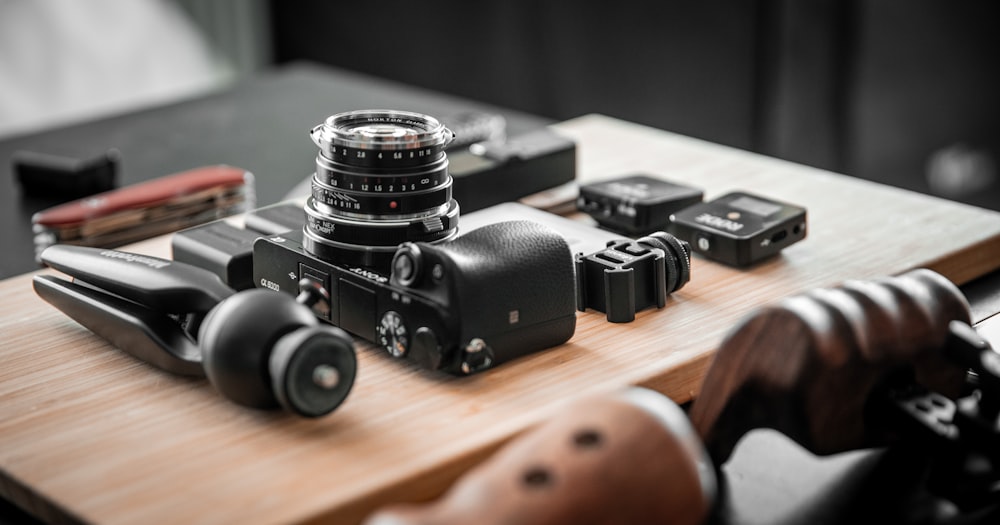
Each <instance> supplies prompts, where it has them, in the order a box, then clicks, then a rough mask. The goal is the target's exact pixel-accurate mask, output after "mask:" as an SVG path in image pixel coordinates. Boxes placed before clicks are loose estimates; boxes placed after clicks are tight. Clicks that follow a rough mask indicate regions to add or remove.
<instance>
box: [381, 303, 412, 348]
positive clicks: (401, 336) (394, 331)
mask: <svg viewBox="0 0 1000 525" xmlns="http://www.w3.org/2000/svg"><path fill="white" fill-rule="evenodd" d="M375 331H376V332H377V334H378V341H379V344H381V345H382V348H384V349H385V350H386V352H389V354H390V355H391V356H393V357H403V356H405V355H406V352H407V351H408V350H409V345H410V338H409V334H408V333H407V331H406V325H405V324H403V316H401V315H399V314H398V313H397V312H394V311H392V310H389V311H387V312H386V313H384V314H382V319H381V320H380V321H379V323H378V326H377V327H375Z"/></svg>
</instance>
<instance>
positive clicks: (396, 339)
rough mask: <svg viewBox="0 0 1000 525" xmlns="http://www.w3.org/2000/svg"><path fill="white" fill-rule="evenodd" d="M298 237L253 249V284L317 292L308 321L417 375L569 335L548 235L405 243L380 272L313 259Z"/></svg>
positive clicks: (509, 229) (488, 231)
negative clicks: (340, 332) (406, 363)
mask: <svg viewBox="0 0 1000 525" xmlns="http://www.w3.org/2000/svg"><path fill="white" fill-rule="evenodd" d="M302 235H303V234H302V232H301V231H294V232H288V233H286V234H280V235H271V236H268V237H263V238H260V239H258V240H257V241H256V242H255V243H254V247H253V280H254V284H255V285H256V286H258V287H264V288H271V289H273V290H277V291H280V292H285V293H289V294H292V295H298V294H299V293H301V291H302V290H303V289H304V288H305V287H310V286H313V287H319V288H321V289H322V290H325V291H326V292H327V293H326V294H325V295H324V297H326V298H327V299H324V300H320V301H318V302H316V303H315V304H313V305H312V309H313V312H314V313H315V314H316V315H317V317H319V318H320V319H322V320H324V321H326V322H328V323H331V324H333V325H335V326H339V327H341V328H343V329H344V330H347V331H348V332H351V333H353V334H355V335H357V336H359V337H361V338H363V339H366V340H368V341H370V342H373V343H375V344H376V345H377V346H381V347H382V348H384V349H385V350H386V351H387V352H388V353H389V354H391V355H393V356H395V357H400V358H406V359H408V360H410V361H413V362H415V363H416V364H418V365H419V366H421V367H422V368H426V369H430V370H442V371H445V372H448V373H453V374H470V373H474V372H478V371H481V370H485V369H487V368H490V367H492V366H494V365H496V364H500V363H503V362H505V361H509V360H511V359H514V358H517V357H520V356H522V355H525V354H529V353H532V352H535V351H538V350H541V349H544V348H549V347H552V346H556V345H559V344H562V343H564V342H565V341H567V340H568V339H569V338H570V337H571V336H572V335H573V332H574V330H575V328H576V313H575V312H576V301H575V289H576V288H575V286H576V284H575V277H574V272H573V262H572V254H571V253H570V249H569V246H568V245H567V243H566V241H565V239H564V238H563V237H562V236H561V235H559V234H558V233H556V232H555V231H554V230H552V229H551V228H549V227H547V226H544V225H541V224H538V223H535V222H531V221H507V222H501V223H496V224H490V225H486V226H482V227H480V228H477V229H475V230H472V231H470V232H468V233H465V234H464V235H461V236H458V237H456V238H454V239H452V240H447V241H442V242H405V243H402V244H401V245H400V246H399V247H398V248H397V250H396V252H395V254H394V256H393V258H392V263H391V265H390V271H389V272H388V273H384V272H382V271H380V270H377V269H373V268H371V267H366V266H363V265H354V264H343V263H340V262H338V261H337V260H336V259H335V258H326V257H324V258H320V257H317V256H315V255H313V254H312V253H311V252H310V251H309V250H307V249H306V248H305V247H304V246H303V242H302Z"/></svg>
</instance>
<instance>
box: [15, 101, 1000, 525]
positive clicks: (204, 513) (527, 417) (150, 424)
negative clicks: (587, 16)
mask: <svg viewBox="0 0 1000 525" xmlns="http://www.w3.org/2000/svg"><path fill="white" fill-rule="evenodd" d="M555 127H556V128H557V129H558V130H559V131H560V132H563V133H565V134H566V135H568V136H570V137H572V138H574V139H576V140H577V141H578V144H579V179H580V180H581V181H593V180H598V179H601V178H606V177H611V176H616V175H622V174H628V173H634V172H646V173H650V174H654V175H657V176H662V177H664V178H667V179H670V180H674V181H677V182H682V183H687V184H691V185H695V186H699V187H701V188H704V189H705V192H706V198H708V199H711V198H714V197H716V196H719V195H722V194H723V193H726V192H728V191H730V190H736V189H745V190H750V191H754V192H758V193H761V194H763V195H767V196H770V197H772V198H775V199H778V200H784V201H788V202H792V203H796V204H800V205H803V206H805V207H807V208H808V210H809V234H808V237H807V238H806V240H804V241H803V242H800V243H798V244H795V245H793V246H791V247H789V248H788V249H786V250H785V252H784V253H783V254H782V255H781V256H780V257H778V258H775V259H773V260H770V261H768V262H766V263H764V264H761V265H758V266H756V267H753V268H752V269H750V270H737V269H733V268H729V267H725V266H722V265H719V264H715V263H712V262H709V261H706V260H704V259H699V258H695V259H694V261H693V271H692V273H693V277H692V280H691V282H690V283H689V284H688V285H687V286H686V287H684V288H683V289H682V290H681V291H680V292H678V293H676V294H674V295H673V296H672V297H671V298H670V299H669V300H668V302H667V305H666V307H664V308H663V309H660V310H646V311H643V312H641V313H639V314H638V316H637V318H636V320H635V321H634V322H632V323H627V324H611V323H608V322H606V320H605V317H604V315H603V314H601V313H599V312H592V311H588V312H585V313H580V314H579V315H578V325H577V330H576V334H575V335H574V337H573V338H572V339H571V340H570V341H569V342H568V343H567V344H565V345H563V346H561V347H559V348H555V349H551V350H548V351H545V352H541V353H538V354H535V355H532V356H529V357H526V358H523V359H520V360H518V361H515V362H512V363H508V364H506V365H504V366H501V367H499V368H498V369H495V370H492V371H489V372H487V373H484V374H480V375H478V376H474V377H471V378H448V377H440V376H436V375H430V374H426V373H423V372H419V371H417V370H414V369H412V368H409V367H407V366H404V365H403V364H402V363H400V362H398V361H394V360H391V359H389V358H388V357H386V356H384V355H382V353H381V352H379V351H376V350H374V349H373V348H371V347H370V346H367V345H363V348H362V349H361V350H360V351H359V371H358V378H357V383H356V385H355V387H354V391H353V392H352V393H351V395H350V397H349V398H348V400H347V402H346V403H345V404H344V406H343V407H341V408H340V409H339V410H338V411H336V412H335V413H333V414H332V415H330V416H328V417H326V418H322V419H319V420H303V419H298V418H295V417H293V416H289V415H285V414H283V413H279V412H263V411H255V410H249V409H245V408H242V407H240V406H237V405H235V404H232V403H230V402H228V401H227V400H225V399H224V398H222V397H221V396H219V395H218V394H217V393H216V392H214V391H213V390H212V388H211V386H210V385H209V384H208V383H207V382H205V381H204V380H195V379H185V378H178V377H174V376H171V375H168V374H166V373H163V372H160V371H158V370H156V369H153V368H151V367H149V366H147V365H145V364H143V363H140V362H138V361H136V360H135V359H133V358H131V357H129V356H128V355H126V354H124V353H123V352H120V351H117V350H115V349H113V348H111V347H109V346H108V345H107V344H105V343H104V342H103V340H101V339H99V338H98V337H96V336H94V335H93V334H91V333H90V332H88V331H87V330H85V329H84V328H82V327H80V326H79V325H78V324H76V323H75V322H73V321H72V320H70V319H69V318H67V317H66V316H64V315H63V314H62V313H61V312H59V311H57V310H55V309H54V308H52V307H51V306H49V305H48V304H47V303H44V302H43V301H41V300H40V299H39V298H37V297H36V296H35V294H34V292H33V291H32V289H31V284H30V281H31V275H23V276H18V277H15V278H12V279H8V280H5V281H2V282H0V297H3V298H4V300H3V303H2V305H0V344H2V347H0V494H2V495H3V496H4V497H6V498H8V499H11V500H13V501H15V502H16V503H18V504H19V505H21V506H22V507H25V508H27V509H29V510H30V511H31V512H33V513H34V514H36V515H39V516H41V517H42V518H44V519H46V520H51V521H76V520H80V521H87V522H95V523H154V522H165V523H220V522H221V523H232V522H235V523H285V522H303V521H319V520H329V521H330V522H334V523H338V524H341V523H353V522H357V521H360V520H361V519H363V517H364V516H365V515H366V514H367V513H368V512H370V511H371V510H372V509H373V508H375V507H377V506H379V505H380V504H382V503H384V502H387V501H396V500H417V499H422V498H428V497H431V496H433V495H436V494H439V493H440V492H441V491H442V490H443V489H444V488H445V487H446V486H447V484H448V483H450V482H451V481H452V480H453V479H454V478H455V477H456V476H458V475H459V474H460V473H461V472H463V471H464V470H466V469H467V468H469V467H470V466H471V465H473V464H474V463H475V462H477V461H479V460H481V459H482V458H484V457H485V456H486V455H487V454H489V453H490V452H491V451H493V450H495V449H496V448H497V447H498V446H499V445H501V444H502V443H503V442H505V441H506V440H508V439H509V438H511V437H512V436H514V435H516V434H517V433H519V432H521V431H523V430H524V429H525V428H527V427H529V426H530V425H532V424H534V423H537V422H538V421H540V420H541V419H542V418H545V417H546V416H547V415H548V414H551V413H553V412H554V411H556V410H559V408H560V406H561V405H563V404H564V403H566V402H568V401H570V400H572V399H575V398H577V397H579V396H583V395H589V394H594V393H598V392H602V391H607V390H611V389H617V388H620V387H622V386H625V385H632V384H639V385H645V386H648V387H652V388H654V389H656V390H659V391H661V392H664V393H666V394H667V395H669V396H671V397H672V398H674V399H675V400H677V401H678V402H684V401H687V400H690V399H691V398H692V396H694V395H695V393H696V392H697V391H698V388H699V383H700V380H701V377H702V375H703V372H704V370H705V368H706V366H707V365H708V363H709V361H710V359H711V356H712V352H713V349H714V348H715V346H716V345H717V344H718V343H719V342H720V341H721V339H722V337H723V336H724V334H725V333H726V332H727V330H729V329H730V327H732V326H733V325H734V323H736V322H737V321H738V320H739V319H740V318H741V317H742V316H744V315H745V314H747V313H748V311H749V310H751V309H753V308H755V307H757V306H760V305H763V304H766V303H771V302H774V301H776V300H779V299H780V298H782V297H785V296H788V295H791V294H795V293H799V292H802V291H804V290H807V289H810V288H814V287H819V286H829V285H835V284H838V283H840V282H843V281H844V280H848V279H857V278H870V277H875V276H880V275H888V274H896V273H900V272H903V271H905V270H908V269H911V268H915V267H920V266H924V267H930V268H932V269H934V270H937V271H939V272H941V273H943V274H945V275H946V276H947V277H949V278H951V279H952V280H954V281H956V282H957V283H964V282H966V281H969V280H971V279H973V278H975V277H977V276H980V275H983V274H985V273H988V272H990V271H992V270H994V269H996V268H998V267H1000V214H998V213H996V212H991V211H986V210H983V209H978V208H972V207H968V206H964V205H959V204H955V203H952V202H948V201H944V200H940V199H935V198H931V197H927V196H923V195H918V194H914V193H909V192H905V191H901V190H898V189H893V188H889V187H886V186H882V185H878V184H873V183H869V182H865V181H861V180H856V179H852V178H849V177H845V176H841V175H837V174H833V173H829V172H824V171H820V170H815V169H810V168H806V167H803V166H799V165H795V164H791V163H787V162H783V161H779V160H775V159H770V158H765V157H762V156H758V155H755V154H751V153H747V152H743V151H738V150H733V149H729V148H725V147H721V146H718V145H713V144H709V143H705V142H700V141H697V140H693V139H690V138H685V137H680V136H677V135H673V134H670V133H666V132H662V131H657V130H653V129H649V128H645V127H642V126H638V125H633V124H629V123H626V122H622V121H618V120H614V119H610V118H607V117H602V116H596V115H591V116H586V117H582V118H579V119H575V120H572V121H569V122H566V123H562V124H559V125H557V126H555ZM130 249H132V251H140V252H144V253H149V254H154V255H161V256H163V255H166V254H167V250H168V241H167V239H156V240H153V241H148V242H145V243H142V244H139V245H136V246H134V247H132V248H130Z"/></svg>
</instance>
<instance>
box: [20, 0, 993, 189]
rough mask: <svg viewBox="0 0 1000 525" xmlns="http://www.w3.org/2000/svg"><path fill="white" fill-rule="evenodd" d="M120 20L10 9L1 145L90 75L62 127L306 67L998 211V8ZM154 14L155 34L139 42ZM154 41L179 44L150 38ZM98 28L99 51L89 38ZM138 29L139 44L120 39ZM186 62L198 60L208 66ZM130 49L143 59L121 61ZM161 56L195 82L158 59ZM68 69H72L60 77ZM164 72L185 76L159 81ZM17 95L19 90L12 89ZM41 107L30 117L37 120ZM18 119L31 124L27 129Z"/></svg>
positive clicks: (616, 6)
mask: <svg viewBox="0 0 1000 525" xmlns="http://www.w3.org/2000/svg"><path fill="white" fill-rule="evenodd" d="M124 4H125V5H122V3H121V2H113V1H107V0H93V1H92V2H86V3H81V2H73V1H72V0H68V1H67V0H38V1H26V0H9V1H7V2H3V3H2V4H0V19H3V20H0V26H3V29H4V30H3V31H2V32H0V78H3V77H5V78H3V80H2V81H0V138H2V136H3V135H4V132H5V131H6V133H7V135H8V136H9V135H10V134H11V133H18V132H25V131H34V130H37V129H38V128H37V126H36V128H34V129H33V128H32V127H31V124H38V123H40V122H41V123H44V125H48V126H54V125H58V124H59V123H60V121H59V120H58V118H56V117H52V118H49V119H48V120H44V119H42V118H41V117H42V116H43V114H44V113H45V112H46V111H51V112H53V114H55V112H56V110H58V109H60V107H59V100H60V99H62V98H69V97H68V95H69V94H70V93H69V91H70V90H72V89H76V90H79V89H82V86H87V85H88V83H87V82H82V81H80V80H79V76H80V75H81V74H86V73H89V74H91V75H93V76H95V77H97V78H98V79H101V80H103V81H104V83H103V84H101V85H99V86H98V85H94V86H93V93H90V94H86V93H75V94H76V95H77V96H76V100H77V101H78V102H81V103H82V105H84V106H87V108H88V109H90V110H91V111H90V113H80V112H78V113H72V112H71V111H69V110H67V111H65V112H64V113H65V114H67V115H69V116H70V117H72V118H76V119H77V120H79V119H82V118H85V117H90V116H94V115H96V114H98V113H99V111H100V110H101V109H107V110H108V111H121V110H123V109H127V108H128V107H129V106H126V105H120V106H114V105H113V104H110V102H109V103H108V104H105V105H103V106H102V105H101V104H98V103H97V102H98V101H99V100H100V99H101V98H102V97H103V98H105V99H111V98H112V96H113V95H115V94H119V95H120V98H125V96H126V95H132V96H133V97H134V100H135V102H134V105H139V104H140V103H146V102H156V103H159V102H160V101H162V100H165V99H167V97H168V96H169V93H167V92H166V90H165V89H163V90H161V91H164V93H159V95H161V96H159V98H157V97H151V96H147V97H146V98H140V95H141V94H143V93H145V92H144V91H143V90H142V89H140V88H141V86H139V83H140V80H144V81H145V82H146V83H147V84H150V85H155V86H158V87H161V88H165V87H166V84H167V83H168V82H167V79H173V81H174V82H175V83H178V82H177V81H178V79H181V78H183V79H186V80H188V83H187V84H185V85H182V86H178V88H177V90H176V92H177V93H186V94H190V93H195V92H198V90H199V89H207V90H210V89H213V88H217V87H219V86H226V85H230V84H232V83H235V82H239V81H240V80H241V79H243V78H244V77H246V76H247V75H253V74H255V73H257V72H260V71H262V70H266V69H269V68H272V67H275V66H280V65H282V64H287V63H291V62H298V61H313V62H317V63H321V64H329V65H334V66H338V67H341V68H345V69H350V70H355V71H358V72H363V73H367V74H371V75H375V76H378V77H384V78H387V79H392V80H396V81H400V82H403V83H406V84H411V85H415V86H420V87H423V88H429V89H431V90H435V91H439V92H443V93H447V94H452V95H458V96H461V97H467V98H470V99H474V100H477V101H482V102H487V103H492V104H496V105H499V106H502V107H507V108H511V109H516V110H522V111H525V112H528V113H532V114H536V115H539V116H542V117H547V118H551V119H554V120H564V119H569V118H572V117H576V116H579V115H583V114H587V113H593V112H596V113H603V114H607V115H611V116H614V117H619V118H622V119H627V120H631V121H635V122H639V123H642V124H648V125H650V126H655V127H657V128H662V129H665V130H670V131H674V132H677V133H681V134H685V135H690V136H693V137H697V138H701V139H705V140H708V141H712V142H718V143H722V144H726V145H730V146H734V147H737V148H743V149H747V150H751V151H755V152H759V153H763V154H766V155H772V156H776V157H780V158H783V159H788V160H792V161H796V162H801V163H804V164H808V165H811V166H816V167H820V168H826V169H830V170H834V171H837V172H842V173H847V174H850V175H854V176H857V177H862V178H865V179H871V180H876V181H881V182H885V183H889V184H893V185H897V186H901V187H906V188H910V189H914V190H917V191H921V192H926V193H933V194H936V195H940V196H943V197H946V198H950V199H955V200H959V201H963V202H967V203H972V204H976V205H979V206H984V207H989V208H994V209H998V208H1000V176H998V163H1000V65H998V64H1000V60H998V58H1000V57H998V56H997V55H998V52H997V50H998V49H1000V31H997V30H996V26H997V23H998V22H1000V16H998V14H1000V4H998V3H997V2H995V1H993V0H963V1H953V0H952V1H949V0H879V1H867V2H866V1H859V0H811V1H808V2H803V1H795V0H703V1H699V2H682V1H663V0H659V1H638V0H619V1H616V2H606V1H600V0H598V1H590V2H579V1H572V0H548V1H545V2H537V1H528V0H506V1H502V2H468V1H463V0H439V1H435V2H411V1H400V0H382V1H379V2H324V1H318V0H304V1H297V2H279V1H276V0H217V1H213V2H200V1H198V0H148V1H136V2H126V3H124ZM144 6H145V7H144ZM143 10H145V11H146V13H145V18H146V19H148V20H153V21H158V23H157V22H154V23H149V22H146V24H148V25H145V26H144V25H143V24H144V22H143V13H142V12H143ZM126 12H128V13H126ZM25 13H27V14H28V15H31V16H28V15H26V14H25ZM126 14H131V15H132V16H131V18H126V16H125V15H126ZM174 14H176V15H177V16H173V15H174ZM167 15H171V16H167ZM59 18H62V21H61V22H60V23H52V22H49V23H48V24H47V25H48V26H49V27H45V26H43V25H41V24H40V22H46V21H47V20H51V19H59ZM4 20H5V21H4ZM168 22H170V23H168ZM33 24H34V26H33ZM101 24H103V27H98V26H99V25H101ZM154 27H157V28H161V30H162V31H164V32H165V31H167V29H168V28H169V29H171V30H172V31H173V34H174V35H176V38H171V37H170V36H169V35H161V34H158V33H157V34H152V33H151V32H152V29H151V28H154ZM87 28H91V33H92V35H84V34H82V33H83V32H84V31H85V30H86V29H87ZM189 28H190V29H191V31H188V29H189ZM129 29H131V30H132V31H133V33H136V34H135V35H133V38H132V39H131V40H129V39H127V38H126V37H125V36H122V35H119V34H118V33H124V32H127V31H128V30H129ZM74 36H79V38H77V39H75V40H74V39H73V37H74ZM87 36H92V37H93V38H91V39H90V40H100V39H102V38H103V39H105V40H108V41H109V42H108V44H107V46H105V47H106V49H108V50H109V51H107V52H103V54H100V53H102V51H101V49H102V48H101V47H100V46H99V45H96V44H95V43H92V42H90V41H84V40H83V37H87ZM112 37H113V38H114V40H112ZM61 39H62V40H64V42H63V43H62V45H63V48H64V49H65V50H64V51H63V50H59V49H57V48H56V49H49V50H48V51H47V52H46V53H44V54H42V53H41V52H36V54H41V55H42V56H41V59H40V60H36V61H37V64H35V63H34V62H32V64H33V65H35V66H36V67H35V69H36V70H37V71H36V73H35V76H37V77H38V78H39V82H37V83H35V84H32V82H31V79H30V78H26V77H25V76H24V75H22V74H20V73H18V71H19V69H18V67H19V66H24V64H23V63H22V62H23V60H22V55H23V54H24V53H25V50H28V51H31V50H33V49H35V50H37V49H41V48H47V47H54V46H56V45H58V44H59V41H60V40H61ZM81 42H84V44H85V45H81ZM193 44H201V45H202V46H203V47H204V50H205V51H204V53H202V54H203V55H204V56H203V57H200V58H199V57H198V54H197V53H196V52H194V51H197V50H196V49H194V48H191V46H192V45H193ZM184 46H188V47H184ZM189 48H191V49H189ZM129 49H131V50H133V53H132V54H133V55H136V54H138V55H139V58H131V59H130V60H131V62H129V61H124V60H118V59H122V58H124V55H125V51H127V50H129ZM88 50H89V51H90V55H92V56H100V57H102V58H104V60H103V61H102V62H99V63H97V64H96V66H94V65H92V66H90V67H81V66H79V64H86V63H88V62H87V61H86V60H79V59H75V62H74V61H73V60H71V59H70V55H69V53H72V52H77V53H80V52H86V51H88ZM167 50H173V51H176V52H175V53H174V55H178V54H180V55H181V56H179V57H176V59H177V60H176V62H177V63H183V64H186V66H187V67H186V69H184V68H182V67H180V66H178V65H177V64H175V63H174V62H173V61H172V59H173V58H174V57H161V56H160V55H161V54H163V53H164V52H165V51H167ZM179 50H189V51H191V52H189V53H186V54H184V53H181V52H180V51H179ZM67 51H68V52H69V53H67ZM192 57H194V58H192ZM205 57H207V58H205ZM19 60H21V62H19ZM114 60H118V62H115V61H114ZM199 61H200V62H199ZM64 62H65V63H75V64H77V66H76V69H72V68H71V67H70V66H65V65H63V66H62V67H61V69H60V64H62V63H64ZM91 63H92V62H91ZM116 63H117V64H120V66H118V67H116V66H115V64H116ZM192 63H194V64H195V65H194V66H192V65H191V64H192ZM39 64H41V65H39ZM157 65H158V66H159V67H160V68H161V69H167V68H169V67H173V68H174V71H181V73H180V74H176V73H175V74H173V75H170V74H163V75H160V76H155V75H153V74H152V72H151V71H152V70H154V69H155V68H156V67H157ZM42 67H44V68H46V69H41V68H42ZM20 69H25V68H24V67H21V68H20ZM28 69H31V68H28ZM143 72H147V73H148V74H146V75H145V76H144V75H142V74H141V73H143ZM199 79H201V80H203V81H202V82H200V83H199V82H198V80H199ZM18 83H21V84H23V85H25V86H28V87H27V88H25V89H22V91H17V90H16V86H17V85H18ZM132 83H134V84H136V85H134V86H133V85H130V84H132ZM4 84H8V86H7V87H5V86H4ZM39 84H42V85H45V86H46V88H47V89H48V90H50V92H44V91H41V90H39V89H36V88H35V86H36V85H39ZM10 85H13V86H15V88H14V89H13V92H12V89H11V88H10ZM57 85H58V86H61V87H60V88H59V90H58V91H56V90H55V88H54V87H53V86H57ZM185 90H186V91H185ZM118 92H120V93H118ZM33 95H34V98H36V99H37V103H36V106H34V107H33V106H31V105H30V104H27V103H26V99H30V98H32V96H33ZM11 101H13V102H11ZM28 102H30V100H28ZM287 103H288V104H294V100H289V101H288V102H287ZM78 105H80V104H78ZM62 109H66V108H62ZM18 110H20V112H21V115H18ZM24 115H27V116H28V117H29V118H34V119H35V120H34V121H28V122H27V123H26V122H24V121H23V118H22V120H21V121H19V120H18V118H19V117H24ZM5 120H6V121H7V122H6V123H7V124H8V125H7V126H5ZM12 124H13V125H12ZM5 128H6V129H5Z"/></svg>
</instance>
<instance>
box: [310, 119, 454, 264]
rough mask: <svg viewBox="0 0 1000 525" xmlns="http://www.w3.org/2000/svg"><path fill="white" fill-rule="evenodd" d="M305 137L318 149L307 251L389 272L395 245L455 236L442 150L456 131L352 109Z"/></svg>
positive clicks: (425, 121)
mask: <svg viewBox="0 0 1000 525" xmlns="http://www.w3.org/2000/svg"><path fill="white" fill-rule="evenodd" d="M310 136H311V138H312V140H313V142H315V143H316V145H317V146H319V148H320V151H319V154H318V155H317V156H316V172H315V174H314V175H313V181H312V198H310V199H309V201H308V202H307V204H306V207H305V211H306V224H305V228H304V231H305V238H304V246H305V248H306V250H307V251H309V252H310V253H312V254H313V255H316V256H317V257H320V258H324V259H333V260H334V261H335V262H336V261H337V260H343V261H344V262H349V263H350V264H364V265H366V266H372V267H374V268H375V269H382V270H387V269H388V264H389V262H390V261H391V256H392V254H393V253H394V252H395V248H396V246H397V245H399V244H400V243H402V242H407V241H413V242H418V241H424V242H438V241H441V240H445V239H449V238H452V237H454V236H455V235H457V232H458V203H457V202H455V200H454V199H452V197H451V193H452V192H451V190H452V179H451V175H449V174H448V157H447V154H446V153H445V148H446V147H447V146H448V144H450V143H451V141H452V140H453V139H454V134H453V133H452V132H451V131H450V130H449V129H448V128H447V127H445V126H444V125H442V124H441V123H440V122H438V120H437V119H435V118H433V117H429V116H427V115H421V114H419V113H411V112H406V111H395V110H360V111H351V112H348V113H340V114H337V115H333V116H331V117H329V118H327V119H326V120H325V121H324V122H323V124H320V125H318V126H316V127H315V128H313V130H312V132H311V133H310ZM359 257H360V258H361V262H358V258H359ZM383 266H385V268H382V267H383Z"/></svg>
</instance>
